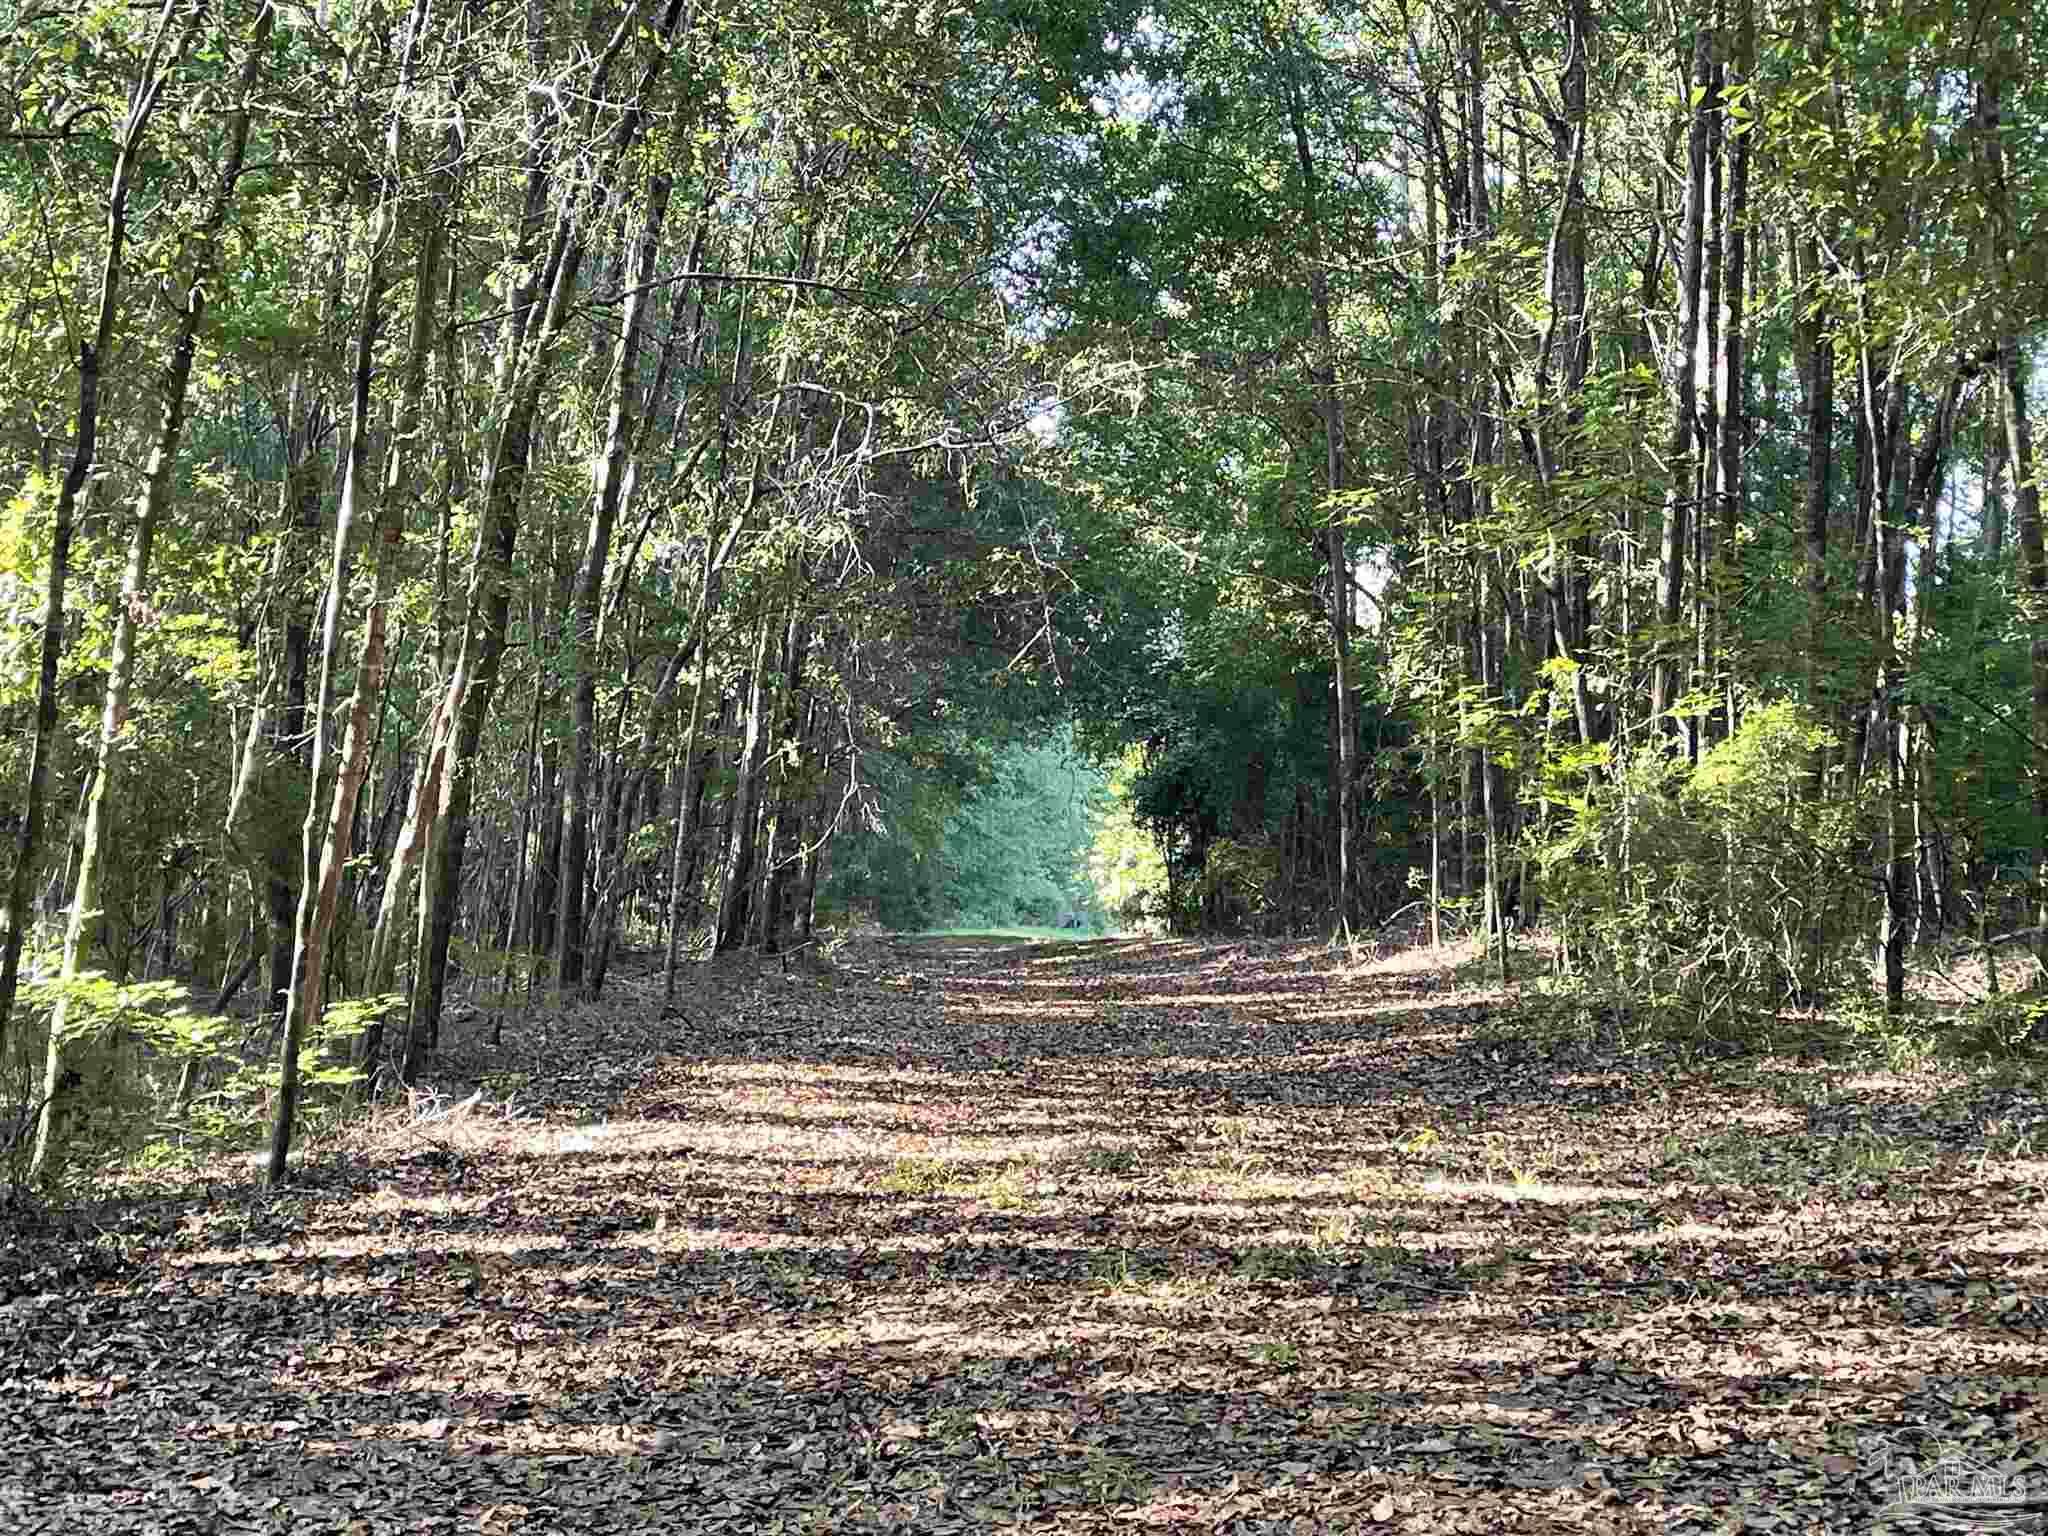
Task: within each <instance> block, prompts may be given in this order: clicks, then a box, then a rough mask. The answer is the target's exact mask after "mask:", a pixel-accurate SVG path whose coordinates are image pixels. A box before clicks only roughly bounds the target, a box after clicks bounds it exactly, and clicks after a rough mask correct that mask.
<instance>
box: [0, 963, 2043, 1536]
mask: <svg viewBox="0 0 2048 1536" xmlns="http://www.w3.org/2000/svg"><path fill="white" fill-rule="evenodd" d="M657 993H658V981H657V980H656V979H654V978H652V977H649V976H644V975H643V976H637V977H636V976H631V975H629V976H627V977H626V978H624V979H623V980H622V981H621V982H620V983H619V984H618V987H617V996H616V997H615V998H614V999H613V1000H610V1001H608V1002H607V1004H606V1005H605V1006H604V1007H602V1008H595V1007H580V1008H576V1007H572V1008H567V1009H562V1010H558V1011H556V1012H552V1013H549V1014H546V1015H543V1016H536V1017H534V1018H531V1019H527V1020H523V1021H515V1022H513V1023H511V1024H509V1025H508V1026H507V1028H506V1030H505V1032H504V1039H505V1042H506V1043H505V1045H504V1046H503V1047H501V1048H496V1049H493V1048H490V1047H487V1046H486V1045H484V1044H483V1032H482V1031H481V1030H479V1031H477V1038H476V1039H473V1040H463V1041H459V1042H458V1043H457V1044H456V1046H455V1048H454V1049H452V1050H451V1051H450V1052H449V1053H448V1056H447V1058H446V1059H445V1061H444V1063H443V1070H444V1079H443V1081H441V1082H440V1083H438V1084H437V1085H436V1087H435V1090H434V1091H432V1092H424V1093H421V1094H419V1095H416V1096H415V1098H414V1099H413V1100H412V1101H411V1102H409V1103H407V1104H405V1105H400V1106H396V1107H392V1108H389V1109H386V1110H384V1111H382V1112H380V1113H379V1114H378V1115H376V1116H374V1117H370V1118H368V1119H366V1120H365V1121H363V1122H362V1123H361V1124H360V1125H358V1126H357V1127H356V1128H354V1129H353V1130H352V1131H351V1132H349V1133H348V1134H346V1135H345V1136H343V1137H341V1138H339V1139H336V1140H332V1141H330V1142H329V1143H327V1144H325V1145H323V1146H320V1147H318V1148H316V1149H315V1150H314V1152H313V1153H312V1154H311V1155H309V1157H308V1160H307V1161H306V1162H305V1163H304V1164H303V1165H302V1166H301V1167H300V1169H299V1170H298V1179H297V1182H296V1183H295V1184H294V1186H293V1187H291V1188H290V1189H288V1190H286V1191H283V1192H281V1193H279V1194H276V1195H270V1194H265V1193H263V1192H261V1191H259V1190H257V1189H256V1188H254V1186H253V1174H252V1173H251V1172H250V1170H249V1168H248V1167H247V1166H240V1167H237V1168H235V1169H232V1170H214V1171H213V1173H212V1175H211V1178H210V1179H209V1180H207V1181H202V1182H200V1183H198V1184H196V1185H195V1186H193V1187H191V1188H188V1189H185V1190H182V1191H176V1192H173V1193H172V1194H171V1195H169V1196H163V1195H161V1194H160V1195H158V1196H157V1197H156V1198H153V1199H150V1200H142V1199H140V1198H135V1199H130V1200H128V1201H126V1202H121V1201H116V1202H114V1203H112V1204H110V1205H108V1206H105V1207H103V1208H102V1209H101V1212H100V1216H99V1220H100V1222H101V1226H100V1228H99V1229H98V1230H96V1231H94V1232H91V1233H88V1234H87V1235H85V1236H84V1237H80V1236H79V1235H77V1233H76V1232H71V1233H69V1234H68V1235H67V1233H65V1232H56V1233H52V1232H47V1231H46V1232H41V1233H30V1232H28V1231H26V1230H24V1231H23V1232H22V1234H21V1235H20V1237H19V1240H18V1241H14V1242H10V1244H9V1245H8V1252H7V1253H6V1254H5V1255H4V1256H0V1330H4V1331H0V1339H4V1342H5V1355H4V1363H0V1526H4V1527H5V1528H6V1529H9V1530H19V1531H51V1532H56V1531H65V1532H70V1531H79V1530H92V1531H136V1532H142V1531H149V1532H183V1531H208V1532H221V1533H230V1532H257V1531H262V1532H271V1531H280V1530H304V1531H315V1530H318V1531H399V1530H405V1531H416V1530H417V1531H442V1530H446V1531H468V1532H497V1531H511V1530H549V1531H564V1532H585V1531H588V1532H599V1531H629V1530H630V1531H639V1530H643V1529H645V1528H647V1527H649V1526H650V1525H652V1524H660V1525H662V1526H666V1527H669V1528H675V1529H684V1530H690V1531H716V1530H735V1531H749V1532H753V1531H789V1532H800V1531H886V1532H934V1533H938V1532H956V1531H983V1530H993V1529H1002V1528H1008V1527H1011V1526H1028V1527H1032V1528H1035V1529H1040V1530H1059V1531H1076V1532H1080V1531H1109V1530H1132V1529H1143V1530H1161V1531H1187V1532H1194V1531H1202V1532H1255V1531H1258V1532H1264V1531H1273V1532H1309V1531H1352V1530H1363V1531H1380V1530H1384V1531H1389V1532H1394V1531H1407V1532H1457V1531H1475V1532H1477V1531H1484V1532H1494V1531H1587V1532H1600V1531H1650V1530H1658V1531H1681V1532H1691V1531H1698V1532H1709V1531H1820V1530H1859V1529H1869V1528H1870V1527H1871V1525H1872V1522H1873V1521H1875V1520H1877V1519H1879V1517H1880V1516H1881V1515H1887V1514H1888V1515H1889V1517H1890V1520H1891V1525H1890V1528H1892V1529H1898V1530H1910V1529H1914V1528H1916V1527H1915V1526H1914V1525H1913V1521H1914V1520H1915V1519H1921V1518H1923V1517H1925V1518H1934V1517H1935V1516H1940V1515H1943V1514H1944V1512H1943V1511H1940V1510H1936V1511H1934V1512H1933V1514H1932V1515H1929V1514H1927V1512H1925V1511H1916V1510H1914V1509H1911V1508H1905V1507H1893V1508H1892V1509H1890V1510H1889V1511H1887V1509H1886V1506H1887V1502H1888V1500H1890V1499H1891V1498H1892V1495H1893V1493H1894V1492H1896V1491H1897V1486H1898V1478H1899V1477H1900V1474H1901V1472H1902V1470H1904V1471H1912V1470H1915V1469H1926V1468H1930V1467H1936V1466H1940V1465H1943V1464H1944V1463H1945V1459H1946V1460H1949V1461H1952V1460H1954V1459H1956V1458H1962V1459H1964V1460H1965V1461H1966V1462H1967V1463H1968V1464H1969V1465H1971V1466H1973V1467H1976V1468H1979V1469H1989V1470H1990V1471H1992V1472H1994V1473H1996V1474H1999V1475H2003V1476H2006V1477H2009V1478H2014V1479H2017V1480H2019V1482H2020V1483H2022V1484H2024V1485H2025V1486H2026V1487H2028V1488H2029V1489H2030V1490H2031V1491H2032V1492H2034V1493H2035V1494H2048V1433H2044V1430H2048V1425H2044V1422H2043V1419H2044V1409H2043V1403H2044V1391H2043V1388H2044V1379H2043V1378H2044V1375H2048V1337H2044V1333H2048V1301H2044V1298H2048V1204H2044V1202H2043V1199H2042V1193H2043V1185H2044V1176H2048V1120H2044V1118H2043V1116H2042V1114H2041V1109H2040V1104H2039V1099H2038V1097H2037V1096H2036V1095H2035V1094H2034V1093H2033V1092H2032V1091H2031V1090H2029V1089H2027V1088H2026V1087H2025V1085H2024V1084H2015V1083H2011V1082H2006V1083H1999V1082H1995V1081H1991V1080H1988V1079H1984V1078H1973V1077H1968V1076H1964V1075H1961V1074H1955V1073H1949V1074H1943V1073H1938V1072H1932V1071H1929V1072H1923V1073H1899V1072H1873V1071H1870V1070H1867V1069H1864V1068H1861V1067H1858V1066H1855V1065H1852V1064H1841V1063H1837V1064H1832V1065H1830V1064H1827V1063H1825V1062H1819V1061H1814V1060H1811V1059H1804V1058H1801V1059H1795V1058H1791V1057H1784V1058H1774V1057H1755V1056H1752V1057H1731V1058H1725V1059H1720V1060H1712V1061H1687V1060H1684V1059H1682V1058H1680V1057H1677V1056H1673V1055H1668V1054H1667V1055H1661V1056H1660V1055H1658V1054H1656V1053H1649V1052H1641V1051H1636V1052H1624V1051H1622V1050H1621V1049H1620V1048H1619V1047H1616V1046H1613V1045H1611V1044H1602V1043H1600V1042H1598V1041H1595V1040H1593V1039H1590V1038H1588V1037H1584V1036H1574V1035H1572V1034H1571V1033H1570V1032H1568V1031H1559V1030H1554V1029H1545V1028H1543V1027H1540V1026H1539V1024H1538V1023H1532V1022H1530V1021H1531V1020H1532V1019H1535V1018H1536V1017H1537V1016H1536V1015H1535V1014H1533V1013H1529V1012H1527V1011H1525V1010H1524V1009H1522V1008H1521V1007H1520V1006H1519V1005H1518V1004H1517V1003H1516V1002H1515V1001H1514V1000H1512V999H1510V998H1508V997H1505V996H1504V995H1502V994H1501V993H1499V992H1498V991H1487V990H1483V989H1479V988H1474V987H1471V986H1469V985H1465V986H1461V985H1460V973H1459V972H1456V971H1454V970H1453V969H1451V968H1449V967H1448V965H1447V964H1445V963H1444V962H1443V961H1442V958H1441V957H1425V959H1424V961H1421V962H1418V960H1417V959H1416V957H1415V956H1414V955H1413V954H1412V953H1411V954H1410V955H1407V956H1404V957H1401V958H1400V959H1399V960H1398V962H1397V963H1389V964H1386V965H1382V966H1367V967H1363V968H1348V969H1347V968H1345V967H1343V966H1340V965H1339V964H1337V963H1336V961H1335V959H1334V957H1332V956H1331V955H1330V954H1329V953H1328V952H1326V951H1325V950H1323V949H1322V948H1321V947H1319V946H1305V945H1301V944H1294V943H1283V942H1243V941H1239V942H1235V943H1231V944H1227V945H1224V944H1215V943H1198V942H1192V941H1164V940H1128V941H1126V940H1110V941H1099V942H1092V943H1082V942H1073V943H1063V944H1023V943H1015V942H1010V941H1000V940H992V939H991V940H975V939H949V940H944V941H910V940H887V939H868V940H865V941H862V942H859V943H856V944H853V945H850V946H848V947H847V948H845V949H844V950H843V951H842V952H841V954H840V955H839V956H838V958H837V962H836V963H835V964H833V965H830V966H827V965H820V964H808V965H803V964H800V965H795V966H793V967H788V968H777V967H756V966H754V965H752V964H751V963H749V964H746V965H741V966H737V967H735V966H731V965H724V966H721V967H719V968H716V969H707V971H706V973H705V975H704V977H703V979H702V981H701V982H700V983H699V985H698V986H697V989H696V990H695V991H694V992H693V993H692V994H691V995H690V996H688V997H687V998H686V999H685V1000H684V1002H683V1003H682V1005H681V1006H680V1007H679V1008H676V1009H673V1010H669V1011H667V1012H664V1010H663V1009H662V1008H661V1007H660V1005H659V1002H658V998H657ZM2005 1514H2006V1516H2008V1517H2010V1518H2012V1519H2017V1520H2022V1521H2023V1520H2026V1519H2031V1518H2033V1517H2034V1516H2033V1514H2032V1513H2030V1512H2029V1511H2026V1510H2019V1511H2006V1512H2005ZM1920 1528H1926V1529H1934V1528H1937V1527H1936V1526H1934V1525H1925V1526H1923V1527H1920ZM1999 1528H2001V1529H2024V1528H2026V1527H2025V1526H2024V1525H2023V1524H2011V1523H2008V1524H2005V1525H2001V1526H2000V1527H1999Z"/></svg>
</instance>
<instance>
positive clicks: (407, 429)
mask: <svg viewBox="0 0 2048 1536" xmlns="http://www.w3.org/2000/svg"><path fill="white" fill-rule="evenodd" d="M429 9H430V0H413V7H412V12H411V14H410V15H409V16H408V18H407V20H406V23H405V33H404V36H403V38H402V40H401V43H400V47H399V50H398V51H399V73H398V85H397V88H396V91H395V93H394V95H393V98H392V105H391V114H390V122H389V124H388V126H387V128H386V131H385V141H384V171H383V185H382V187H381V189H380V192H379V196H378V204H377V211H376V215H375V217H374V218H373V219H372V221H371V226H370V229H369V232H368V242H369V261H368V267H367V270H366V271H365V273H364V277H363V297H362V308H361V312H360V314H359V316H358V320H357V325H356V347H355V368H354V378H353V389H354V393H353V395H352V397H351V399H350V403H349V440H348V453H347V456H346V458H345V460H344V464H343V469H342V481H341V503H340V505H339V507H338V508H337V509H336V511H335V517H334V554H333V561H332V564H331V566H330V569H329V574H328V581H327V599H326V604H325V607H324V611H323V613H322V616H321V624H320V691H319V707H318V709H317V711H316V713H315V716H314V719H315V721H316V724H317V730H316V733H315V736H314V741H313V774H312V782H313V794H312V797H311V801H310V803H309V805H308V807H307V811H306V826H305V856H304V866H303V870H302V874H301V881H300V887H299V912H298V923H297V934H298V947H297V953H296V955H295V956H294V959H293V963H292V997H291V1002H290V1004H289V1005H288V1006H287V1008H286V1009H285V1027H284V1031H283V1040H282V1042H281V1044H280V1046H279V1051H278V1092H277V1107H276V1113H275V1114H274V1115H273V1116H272V1117H271V1123H270V1157H269V1161H268V1163H267V1165H266V1167H265V1171H264V1177H265V1181H266V1182H267V1183H268V1184H269V1185H270V1186H271V1187H273V1188H275V1187H276V1186H278V1185H280V1184H282V1183H283V1182H284V1179H285V1172H286V1163H287V1159H288V1158H289V1156H290V1154H291V1144H292V1135H293V1132H294V1130H295V1128H296V1121H297V1115H298V1101H299V1052H300V1050H301V1048H302V1047H303V1046H304V1045H305V1044H306V1043H308V1042H309V1041H311V1040H312V1039H313V1037H314V1035H315V1033H316V1032H317V1030H318V1028H319V1024H320V1018H321V1013H322V1003H323V1001H324V998H325V993H326V988H327V984H328V972H327V964H328V940H329V938H330V936H331V934H332V932H333V929H334V924H335V909H336V905H337V903H338V901H339V898H340V894H341V878H342V870H343V868H344V866H346V865H347V863H348V861H349V856H350V853H351V851H352V848H353V842H354V833H355V822H356V801H357V798H358V796H359V795H360V794H361V792H362V787H363V781H364V779H365V777H366V776H367V773H368V770H369V762H370V736H371V732H372V730H373V729H374V726H375V722H374V721H373V719H372V717H371V710H372V704H373V701H375V700H376V699H378V698H379V697H380V696H381V694H382V691H383V687H384V652H385V633H386V630H387V628H388V627H389V622H390V610H391V602H392V592H393V589H394V588H395V586H396V585H397V579H398V554H399V541H400V539H401V538H402V537H403V535H404V532H405V511H406V503H407V500H408V492H409V488H410V485H411V481H412V472H411V465H412V462H413V455H414V453H415V451H416V449H415V440H416V438H417V437H418V434H419V430H420V405H421V401H422V399H423V398H424V395H425V385H426V363H427V355H428V351H429V349H430V346H431V343H432V340H433V306H434V298H435V287H436V285H435V284H434V283H433V282H432V281H431V280H428V281H422V282H421V283H420V284H419V291H418V293H417V295H416V298H415V303H414V309H413V326H412V337H411V345H410V351H409V353H408V361H407V371H406V377H405V380H404V383H403V385H402V386H401V389H400V394H399V408H398V411H397V413H396V417H395V419H394V421H393V423H392V428H393V430H392V433H391V443H390V447H389V450H388V452H387V454H386V473H385V483H384V486H383V490H382V493H381V494H379V495H377V497H376V511H375V514H374V516H373V520H372V526H371V530H370V559H371V594H370V602H369V606H368V608H367V609H366V610H365V611H364V614H363V635H362V646H361V652H360V655H359V657H358V659H357V663H356V675H355V687H354V690H353V692H352V693H351V694H350V696H349V699H348V705H347V716H346V725H345V728H344V735H343V737H342V741H341V750H340V753H339V761H338V763H337V765H336V771H335V775H334V793H333V797H332V800H331V803H330V804H329V807H328V815H327V818H326V826H325V828H324V829H323V828H322V826H321V818H320V808H321V807H320V800H321V787H322V785H323V783H324V782H325V778H326V774H325V764H324V759H325V758H326V756H327V722H328V721H330V720H331V719H332V718H333V714H334V708H335V694H336V692H337V690H338V687H339V680H340V679H339V674H340V661H341V627H342V607H343V605H344V603H345V602H346V600H347V592H348V571H349V540H350V534H351V532H352V529H353V525H354V523H355V520H356V515H357V512H358V510H359V509H360V504H361V502H362V499H363V488H362V483H363V476H364V474H365V472H366V469H367V465H368V439H369V434H370V430H371V420H370V412H371V393H370V386H371V380H372V373H373V369H374V364H375V358H376V348H377V341H378V338H379V336H380V335H381V334H382V333H383V329H384V298H385V290H386V288H387V286H388V285H389V281H390V263H391V260H392V257H393V254H394V252H395V249H396V246H397V243H398V238H399V228H400V216H399V209H400V207H401V206H402V197H401V191H402V187H401V182H402V178H403V176H404V173H405V125H406V110H407V101H406V98H407V97H408V96H410V95H411V93H412V82H413V71H414V68H415V66H416V64H417V61H418V58H419V53H420V49H421V46H422V42H423V38H422V33H423V32H424V31H425V30H426V24H427V17H428V14H429ZM443 228H444V226H443V225H442V223H441V222H440V221H438V220H437V221H430V222H429V225H428V228H427V230H426V231H425V235H424V240H425V243H426V245H427V247H428V248H429V250H430V251H432V253H433V259H434V260H435V261H436V262H438V259H439V248H438V245H437V244H436V242H438V241H439V240H440V239H441V238H442V230H443ZM423 259H424V257H423ZM430 275H431V274H430V273H429V276H430Z"/></svg>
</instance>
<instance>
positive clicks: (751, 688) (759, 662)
mask: <svg viewBox="0 0 2048 1536" xmlns="http://www.w3.org/2000/svg"><path fill="white" fill-rule="evenodd" d="M779 628H780V626H779V625H778V624H776V622H775V617H774V615H773V614H763V615H762V616H761V619H760V621H759V631H758V634H757V636H756V639H755V642H754V656H753V663H752V665H751V666H750V667H749V668H748V674H747V703H746V736H745V739H744V741H743V742H742V743H741V746H740V750H739V757H738V761H737V763H736V765H735V766H736V772H735V775H734V782H733V792H732V801H731V812H730V815H731V818H732V819H731V822H730V824H729V825H728V827H727V829H726V854H725V872H724V888H723V889H722V890H721V891H720V893H719V898H718V932H717V937H716V938H715V940H714V941H713V945H712V949H713V952H714V953H716V954H721V955H722V954H725V953H727V952H729V951H731V950H735V949H738V948H739V947H740V945H742V944H743V943H745V942H746V936H747V918H748V916H749V913H748V906H749V904H750V902H751V900H752V897H753V889H754V879H753V876H754V865H755V854H756V846H755V832H754V822H755V819H756V816H755V813H756V810H757V808H758V802H759V798H760V780H761V754H762V752H763V750H764V748H765V746H766V738H767V734H768V731H767V720H766V713H765V712H766V707H767V705H766V698H767V693H766V681H767V680H766V675H765V674H766V672H767V670H768V658H769V651H770V645H769V642H770V639H771V638H772V636H773V634H774V632H775V631H776V630H777V629H779Z"/></svg>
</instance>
